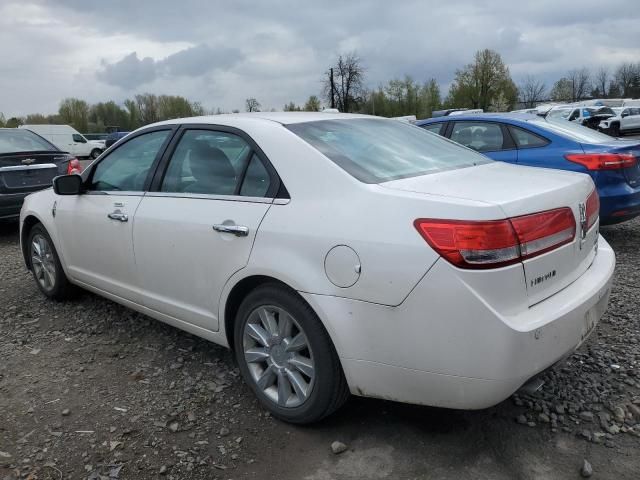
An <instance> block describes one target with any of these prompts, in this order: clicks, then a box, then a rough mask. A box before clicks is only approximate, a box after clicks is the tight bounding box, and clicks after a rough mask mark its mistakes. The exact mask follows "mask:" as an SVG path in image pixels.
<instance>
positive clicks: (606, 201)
mask: <svg viewBox="0 0 640 480" xmlns="http://www.w3.org/2000/svg"><path fill="white" fill-rule="evenodd" d="M616 190H617V189H616ZM620 190H622V191H621V192H615V191H606V190H604V191H601V190H598V193H599V194H600V224H601V225H611V224H614V223H620V222H624V221H627V220H631V219H632V218H635V217H637V216H638V215H640V188H637V189H632V188H631V187H629V188H628V190H627V189H626V188H625V189H624V190H623V189H620Z"/></svg>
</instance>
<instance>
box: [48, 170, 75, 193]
mask: <svg viewBox="0 0 640 480" xmlns="http://www.w3.org/2000/svg"><path fill="white" fill-rule="evenodd" d="M53 191H54V192H55V193H56V195H78V194H80V193H81V192H82V177H81V176H80V175H76V174H73V175H60V176H59V177H56V178H54V179H53Z"/></svg>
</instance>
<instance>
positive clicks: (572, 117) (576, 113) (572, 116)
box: [569, 110, 580, 122]
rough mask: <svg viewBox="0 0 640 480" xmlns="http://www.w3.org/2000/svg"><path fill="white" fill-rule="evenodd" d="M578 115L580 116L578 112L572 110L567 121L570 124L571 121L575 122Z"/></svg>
mask: <svg viewBox="0 0 640 480" xmlns="http://www.w3.org/2000/svg"><path fill="white" fill-rule="evenodd" d="M578 115H580V110H574V111H573V112H571V115H570V116H569V121H570V122H572V121H573V120H577V119H578Z"/></svg>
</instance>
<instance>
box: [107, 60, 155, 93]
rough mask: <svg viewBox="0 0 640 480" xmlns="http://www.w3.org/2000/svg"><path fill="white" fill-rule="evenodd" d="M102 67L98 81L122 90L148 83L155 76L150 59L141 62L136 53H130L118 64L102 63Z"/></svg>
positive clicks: (153, 63)
mask: <svg viewBox="0 0 640 480" xmlns="http://www.w3.org/2000/svg"><path fill="white" fill-rule="evenodd" d="M103 65H104V69H103V70H102V71H99V72H98V73H97V76H98V79H99V80H102V81H103V82H105V83H108V84H110V85H114V86H117V87H122V88H124V89H132V88H136V87H138V86H140V85H143V84H145V83H149V82H151V81H153V80H155V78H156V76H157V65H156V62H155V61H154V60H153V59H152V58H150V57H145V58H143V59H142V60H141V59H139V58H138V54H137V53H136V52H131V53H130V54H129V55H127V56H126V57H124V58H123V59H122V60H120V61H118V62H115V63H107V62H104V63H103Z"/></svg>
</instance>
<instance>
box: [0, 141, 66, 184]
mask: <svg viewBox="0 0 640 480" xmlns="http://www.w3.org/2000/svg"><path fill="white" fill-rule="evenodd" d="M70 158H73V157H72V156H71V155H69V154H66V153H62V152H57V151H51V152H41V151H38V152H20V153H4V154H0V193H5V194H8V193H21V192H32V191H36V190H41V189H43V188H46V187H48V186H50V185H51V181H52V180H53V178H54V177H55V176H57V175H61V174H63V173H65V172H66V166H67V163H68V162H69V159H70Z"/></svg>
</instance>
